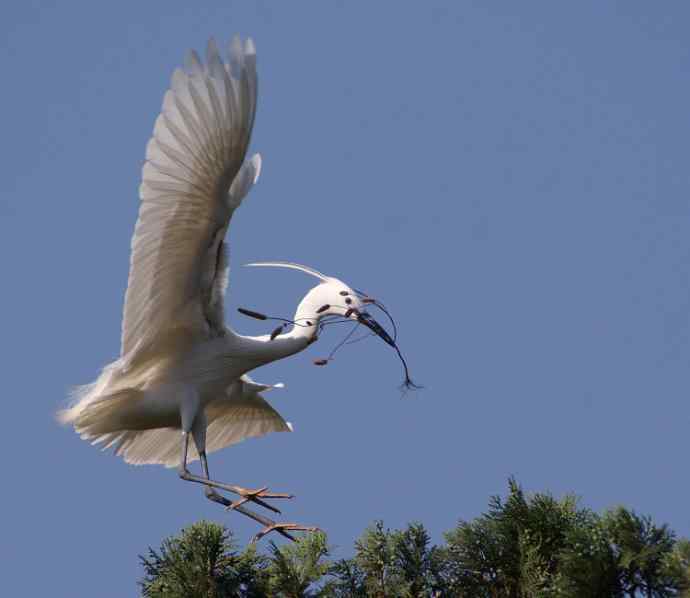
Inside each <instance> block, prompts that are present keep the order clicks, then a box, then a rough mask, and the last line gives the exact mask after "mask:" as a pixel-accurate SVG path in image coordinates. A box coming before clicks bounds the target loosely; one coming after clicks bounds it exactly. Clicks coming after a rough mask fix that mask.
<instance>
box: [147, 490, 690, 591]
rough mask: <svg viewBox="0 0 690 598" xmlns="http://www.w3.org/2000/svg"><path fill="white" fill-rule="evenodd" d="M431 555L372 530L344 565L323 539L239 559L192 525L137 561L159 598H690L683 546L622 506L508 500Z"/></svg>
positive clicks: (228, 544)
mask: <svg viewBox="0 0 690 598" xmlns="http://www.w3.org/2000/svg"><path fill="white" fill-rule="evenodd" d="M445 540H446V542H445V544H444V545H441V546H433V545H432V544H431V541H430V538H429V534H428V533H427V531H426V529H425V528H424V526H423V525H422V524H421V523H412V524H410V525H408V526H407V528H405V529H404V530H392V531H391V530H389V529H387V528H386V527H385V526H384V524H383V522H382V521H376V522H374V523H373V524H372V525H371V526H370V527H368V528H367V529H366V530H365V531H364V533H363V534H362V535H361V536H360V538H359V539H357V540H356V542H355V554H354V556H353V557H352V558H349V559H340V560H338V561H335V562H332V561H329V560H328V557H329V548H328V544H327V539H326V536H325V535H324V534H320V533H319V534H311V535H305V536H303V537H302V538H301V539H300V540H299V541H298V542H297V543H295V544H284V545H281V546H278V545H276V544H275V543H273V542H271V543H269V544H268V546H267V548H268V554H259V553H257V551H256V548H255V546H254V545H251V546H250V547H249V548H247V549H246V550H244V551H243V552H241V553H240V552H238V551H237V549H236V547H235V544H234V542H233V540H232V535H231V533H230V532H229V531H228V530H226V529H225V528H223V527H221V526H218V525H215V524H211V523H206V522H201V523H198V524H195V525H193V526H191V527H189V528H187V529H185V530H182V533H181V534H180V535H179V536H178V537H175V538H168V539H167V540H164V541H163V544H162V545H161V547H160V549H159V550H158V551H154V550H152V549H149V554H148V556H147V557H140V558H141V561H142V564H143V566H144V572H145V574H144V578H143V579H142V580H141V581H140V585H141V587H142V590H143V593H144V595H146V596H152V597H156V596H165V597H167V598H180V597H183V596H184V597H185V598H196V597H209V598H211V597H213V598H222V597H230V596H232V597H237V598H259V597H267V596H272V597H276V598H309V597H311V598H317V597H318V598H364V597H372V598H440V597H444V598H446V597H448V598H499V597H500V598H551V597H563V598H582V597H586V598H624V597H629V598H637V597H638V596H644V597H649V598H667V597H685V598H690V541H688V540H684V539H680V540H678V539H676V537H675V535H674V534H673V532H672V531H670V530H669V529H668V527H667V526H666V525H662V526H658V525H656V524H654V523H653V522H652V520H651V519H650V518H649V517H643V516H639V515H637V514H636V513H635V512H634V511H630V510H628V509H625V508H623V507H618V508H616V509H613V510H610V511H606V512H604V513H603V514H601V515H599V514H597V513H594V512H592V511H591V510H589V509H585V508H581V507H579V506H578V501H577V500H576V498H575V497H574V496H571V495H568V496H565V497H564V498H561V499H556V498H554V497H553V496H551V495H550V494H547V493H537V494H534V495H529V496H528V495H526V494H525V493H524V492H523V490H522V488H521V487H520V486H519V485H518V484H517V482H516V481H515V480H513V479H511V480H509V487H508V495H507V496H506V498H505V499H502V498H500V497H497V496H496V497H493V498H491V499H490V502H489V508H488V510H487V512H486V513H485V514H483V515H481V516H480V517H477V518H476V519H474V520H473V521H460V522H459V523H458V525H457V526H456V527H455V528H454V529H452V530H450V531H449V532H447V533H446V534H445Z"/></svg>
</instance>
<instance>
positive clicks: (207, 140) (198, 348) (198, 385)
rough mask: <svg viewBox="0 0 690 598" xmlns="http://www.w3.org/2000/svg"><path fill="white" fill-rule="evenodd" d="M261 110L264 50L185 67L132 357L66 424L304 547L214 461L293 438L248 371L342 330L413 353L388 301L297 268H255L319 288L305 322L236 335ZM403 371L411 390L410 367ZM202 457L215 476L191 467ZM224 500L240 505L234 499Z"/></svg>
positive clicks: (127, 337) (146, 252)
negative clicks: (239, 252)
mask: <svg viewBox="0 0 690 598" xmlns="http://www.w3.org/2000/svg"><path fill="white" fill-rule="evenodd" d="M256 99H257V75H256V52H255V48H254V44H253V42H252V40H251V39H247V40H246V41H245V42H244V43H242V42H241V40H240V39H239V38H238V37H235V38H234V39H233V41H232V42H231V43H230V45H229V51H228V62H227V63H223V61H222V60H221V58H220V54H219V52H218V49H217V47H216V44H215V43H214V41H213V40H211V41H210V42H209V44H208V47H207V52H206V61H205V64H202V61H201V60H200V58H199V56H198V55H197V54H196V53H195V52H194V51H192V52H190V53H189V55H188V58H187V62H186V68H185V69H184V70H182V69H177V70H175V72H174V74H173V76H172V83H171V87H170V89H169V90H168V91H167V92H166V94H165V96H164V98H163V107H162V110H161V114H160V116H158V118H157V120H156V123H155V126H154V131H153V136H152V138H151V140H150V141H149V143H148V146H147V148H146V162H145V165H144V167H143V172H142V183H141V187H140V189H139V195H140V199H141V204H140V209H139V218H138V220H137V223H136V227H135V230H134V236H133V238H132V252H131V263H130V272H129V281H128V286H127V292H126V296H125V305H124V316H123V321H122V344H121V352H120V357H119V358H118V359H117V360H116V361H114V362H113V363H111V364H109V365H107V366H106V367H105V368H104V369H103V371H102V372H101V374H100V376H99V377H98V378H97V379H96V381H95V382H93V383H92V384H89V385H86V386H82V387H79V388H78V389H77V390H76V391H75V392H74V396H73V399H72V402H71V404H70V405H69V406H68V407H67V408H66V409H64V410H62V411H60V412H59V413H58V418H59V420H60V421H61V422H62V423H64V424H70V425H72V426H73V427H74V429H75V430H76V432H77V433H78V434H79V435H80V436H81V437H82V438H84V439H86V440H89V441H90V442H91V443H93V444H98V445H100V446H102V447H103V448H112V449H113V450H114V452H115V454H117V455H120V456H121V457H123V458H124V460H125V461H126V462H128V463H132V464H144V463H152V464H161V465H165V466H168V467H174V466H177V467H178V472H179V475H180V477H181V478H182V479H183V480H188V481H192V482H197V483H200V484H203V486H204V490H205V494H206V496H207V497H208V498H209V499H210V500H212V501H215V502H217V503H220V504H222V505H225V506H226V507H227V508H230V509H234V510H237V511H238V512H240V513H242V514H244V515H246V516H248V517H251V518H252V519H254V520H255V521H257V522H258V523H260V524H261V525H262V526H263V529H262V530H261V531H260V532H259V533H258V534H257V536H256V537H255V539H258V538H259V537H261V536H263V535H265V534H267V533H268V532H270V531H273V530H276V531H278V532H279V533H281V534H283V535H284V536H286V537H288V538H290V539H294V538H293V537H292V535H291V534H290V533H289V532H290V531H293V530H304V531H313V530H315V529H316V528H314V527H309V526H304V525H300V524H296V523H279V522H276V521H274V520H272V519H270V518H268V517H265V516H263V515H261V514H259V513H257V512H255V511H253V510H250V509H248V508H247V507H246V506H245V503H247V502H253V503H256V504H258V505H261V506H262V507H265V508H268V509H270V510H272V511H274V512H277V513H279V512H280V511H279V510H278V509H276V508H275V507H274V506H273V505H271V504H269V503H267V502H266V499H278V498H291V495H289V494H285V493H276V492H271V491H269V490H268V488H265V487H264V488H259V489H247V488H244V487H242V486H238V485H234V484H226V483H223V482H219V481H216V480H213V479H211V478H210V476H209V469H208V462H207V458H206V455H207V453H209V452H213V451H217V450H219V449H221V448H223V447H226V446H228V445H231V444H233V443H236V442H239V441H240V440H242V439H245V438H249V437H256V436H261V435H264V434H267V433H269V432H284V431H289V430H291V426H290V424H289V423H287V422H286V421H285V420H284V419H283V418H282V417H281V416H280V415H279V414H278V412H277V411H275V409H273V408H272V407H271V406H270V405H269V404H268V402H267V401H266V400H265V398H264V397H263V396H262V394H261V393H262V392H264V391H268V390H269V389H271V388H273V387H275V386H282V385H265V384H259V383H256V382H254V381H253V380H252V379H251V378H250V377H249V376H248V375H247V373H248V372H249V371H251V370H253V369H255V368H257V367H259V366H262V365H264V364H267V363H270V362H272V361H275V360H277V359H282V358H283V357H288V356H290V355H293V354H295V353H298V352H299V351H302V350H303V349H305V348H306V347H308V346H309V345H310V344H311V343H313V342H314V341H316V340H317V337H318V335H319V333H320V332H321V331H322V330H323V328H324V327H325V326H327V325H328V324H330V323H333V322H336V321H343V322H344V321H352V322H353V323H354V326H355V327H357V326H359V325H363V326H365V327H366V328H368V329H369V331H371V333H373V334H376V335H377V336H379V337H380V338H382V339H383V340H384V341H385V342H386V343H388V344H389V345H391V346H392V347H393V348H395V349H396V351H398V354H399V355H400V352H399V350H398V348H397V344H396V340H395V336H396V335H395V333H392V334H393V336H391V335H390V334H389V333H388V332H387V331H386V330H385V329H384V328H383V327H382V326H381V325H380V324H379V323H378V322H377V321H376V320H375V319H374V318H373V317H372V316H371V315H370V314H369V313H368V311H367V307H369V306H370V305H371V306H376V307H379V308H380V309H382V310H383V311H385V308H384V307H383V306H382V305H381V304H380V303H379V302H377V301H375V300H374V299H371V298H369V297H368V296H366V294H364V293H362V292H360V291H357V290H355V289H353V288H351V287H350V286H348V285H347V284H345V283H344V282H342V281H340V280H338V279H337V278H333V277H331V276H325V275H323V274H321V273H320V272H318V271H316V270H314V269H313V268H309V267H306V266H301V265H298V264H293V263H289V262H259V263H255V264H251V265H254V266H275V267H283V268H292V269H296V270H301V271H303V272H305V273H307V274H310V275H312V276H314V277H316V278H317V279H318V281H319V284H318V285H317V286H316V287H314V288H313V289H311V290H310V291H309V292H308V293H307V294H306V296H305V297H304V298H303V299H302V301H301V302H300V304H299V306H298V307H297V311H296V313H295V315H294V317H293V318H292V319H282V323H281V325H280V326H278V328H276V329H275V330H273V331H272V332H271V333H270V334H266V335H262V336H243V335H241V334H238V333H237V332H235V331H234V330H232V329H231V328H229V327H228V326H227V325H226V324H225V318H224V311H223V304H224V298H225V292H226V288H227V284H228V258H227V243H228V242H227V240H226V238H225V237H226V232H227V229H228V225H229V223H230V219H231V217H232V215H233V213H234V211H235V210H236V209H237V208H238V207H239V206H240V204H241V203H242V200H243V199H244V198H245V196H246V195H247V193H248V192H249V190H250V189H251V187H252V186H253V185H254V184H255V183H256V181H257V179H258V177H259V173H260V171H261V157H260V156H259V154H254V155H253V156H252V157H250V158H248V159H247V158H246V153H247V148H248V146H249V141H250V137H251V132H252V127H253V124H254V116H255V113H256ZM240 311H241V312H242V313H244V314H245V315H248V316H252V317H255V318H258V319H260V320H268V319H271V318H268V316H265V315H264V314H261V313H258V312H254V311H251V310H246V309H240ZM386 314H387V312H386ZM275 319H278V320H281V319H280V318H275ZM391 322H392V320H391ZM393 326H395V325H394V323H393ZM401 359H402V356H401ZM327 361H328V360H327V359H322V360H316V361H315V363H316V364H317V365H324V364H325V363H326V362H327ZM403 366H404V367H405V380H406V384H407V385H408V386H409V385H411V384H412V382H411V380H410V379H409V376H408V375H407V366H406V365H405V362H404V360H403ZM190 436H191V439H192V441H193V442H192V443H190V442H189V439H190ZM196 459H199V460H200V461H201V470H202V475H194V474H192V473H191V472H190V471H189V469H188V463H189V462H190V461H193V460H196ZM219 491H226V492H230V493H233V494H235V495H237V496H238V497H239V498H238V499H237V500H234V501H231V500H230V499H229V498H227V497H226V496H224V495H222V494H221V493H220V492H219Z"/></svg>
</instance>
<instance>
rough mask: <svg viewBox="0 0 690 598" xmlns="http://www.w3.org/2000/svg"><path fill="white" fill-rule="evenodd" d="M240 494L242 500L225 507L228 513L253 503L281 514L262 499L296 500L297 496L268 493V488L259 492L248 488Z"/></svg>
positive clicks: (260, 489)
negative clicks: (247, 503) (245, 504)
mask: <svg viewBox="0 0 690 598" xmlns="http://www.w3.org/2000/svg"><path fill="white" fill-rule="evenodd" d="M238 494H239V495H240V498H238V499H237V500H235V501H233V502H232V503H230V504H229V505H228V506H227V507H225V510H226V511H230V510H232V509H236V508H237V507H239V506H240V505H243V504H244V503H246V502H248V501H251V502H254V503H256V504H258V505H261V506H262V507H264V508H265V509H268V510H269V511H273V512H274V513H280V509H277V508H276V507H274V506H273V505H270V504H268V503H267V502H265V501H263V500H261V499H262V498H294V496H295V495H294V494H288V493H286V492H268V486H264V487H263V488H259V489H257V490H249V489H247V488H240V489H239V491H238Z"/></svg>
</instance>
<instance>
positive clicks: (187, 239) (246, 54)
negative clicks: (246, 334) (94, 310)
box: [121, 38, 261, 355]
mask: <svg viewBox="0 0 690 598" xmlns="http://www.w3.org/2000/svg"><path fill="white" fill-rule="evenodd" d="M256 96H257V78H256V53H255V50H254V44H253V43H252V41H251V39H248V40H247V41H246V42H245V44H244V45H243V44H242V42H241V41H240V39H239V38H235V39H234V40H233V41H232V43H231V44H230V48H229V62H228V64H224V63H223V62H222V61H221V59H220V56H219V54H218V50H217V48H216V45H215V43H214V42H213V40H211V41H210V42H209V44H208V49H207V54H206V64H205V65H203V64H202V63H201V60H200V59H199V57H198V56H197V54H196V53H195V52H193V51H192V52H190V54H189V57H188V59H187V64H186V70H184V71H183V70H181V69H177V70H176V71H175V73H174V74H173V77H172V84H171V88H170V90H169V91H167V92H166V94H165V97H164V100H163V108H162V111H161V114H160V116H159V117H158V119H157V120H156V124H155V127H154V131H153V137H152V138H151V140H150V141H149V144H148V146H147V148H146V163H145V165H144V168H143V173H142V179H143V180H142V183H141V187H140V197H141V205H140V209H139V219H138V221H137V224H136V228H135V231H134V236H133V237H132V254H131V264H130V272H129V282H128V286H127V293H126V297H125V308H124V317H123V322H122V348H121V354H122V355H127V354H129V353H130V351H132V350H133V349H135V348H136V347H137V346H141V345H147V344H149V343H151V342H155V341H156V339H157V338H160V337H161V336H165V335H167V334H170V333H171V332H173V331H175V332H182V333H183V334H184V335H185V337H192V338H198V337H202V338H209V337H213V336H219V335H222V334H225V325H224V319H223V295H224V292H225V286H226V284H227V272H226V268H227V258H226V257H225V242H224V237H225V233H226V231H227V227H228V224H229V221H230V217H231V216H232V213H233V211H234V210H235V208H237V206H238V205H239V204H240V203H241V201H242V199H243V197H244V196H245V195H246V194H247V192H248V191H249V189H250V187H251V186H252V184H253V183H254V182H255V181H256V179H257V178H258V176H259V171H260V168H261V159H260V157H259V156H258V154H257V155H255V156H254V157H253V158H251V159H250V160H248V161H247V162H244V158H245V154H246V151H247V146H248V145H249V139H250V136H251V131H252V126H253V124H254V115H255V112H256ZM243 162H244V164H243Z"/></svg>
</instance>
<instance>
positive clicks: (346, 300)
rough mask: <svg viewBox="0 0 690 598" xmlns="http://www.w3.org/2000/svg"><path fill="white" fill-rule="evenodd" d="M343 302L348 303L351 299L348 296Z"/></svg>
mask: <svg viewBox="0 0 690 598" xmlns="http://www.w3.org/2000/svg"><path fill="white" fill-rule="evenodd" d="M345 303H347V304H348V305H350V303H352V299H351V298H350V297H348V298H347V299H345Z"/></svg>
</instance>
